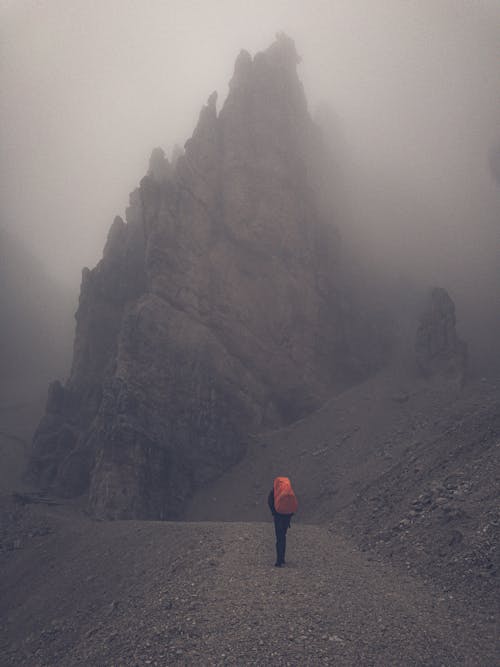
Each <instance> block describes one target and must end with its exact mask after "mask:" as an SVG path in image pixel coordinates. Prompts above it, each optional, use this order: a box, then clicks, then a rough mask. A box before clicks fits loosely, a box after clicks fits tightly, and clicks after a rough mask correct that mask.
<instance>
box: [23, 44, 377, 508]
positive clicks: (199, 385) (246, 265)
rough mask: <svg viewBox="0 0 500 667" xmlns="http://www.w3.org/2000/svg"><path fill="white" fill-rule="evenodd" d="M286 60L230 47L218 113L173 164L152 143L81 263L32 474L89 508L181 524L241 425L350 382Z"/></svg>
mask: <svg viewBox="0 0 500 667" xmlns="http://www.w3.org/2000/svg"><path fill="white" fill-rule="evenodd" d="M298 62H299V56H298V55H297V52H296V49H295V46H294V44H293V41H292V40H291V39H290V38H289V37H287V36H286V35H283V34H280V35H278V37H277V39H276V41H275V42H274V43H273V44H272V45H271V47H270V48H269V49H267V50H266V51H264V52H262V53H258V54H257V55H256V56H255V57H254V58H252V57H251V56H250V55H249V54H248V53H247V52H245V51H242V52H241V53H240V55H239V56H238V58H237V60H236V64H235V69H234V75H233V78H232V80H231V82H230V85H229V94H228V97H227V99H226V101H225V103H224V104H223V106H222V108H221V110H220V112H219V113H218V112H217V94H216V93H212V94H211V95H210V97H209V98H208V101H207V104H206V105H205V106H204V107H203V108H202V110H201V113H200V116H199V120H198V124H197V126H196V128H195V130H194V132H193V135H192V137H191V138H190V139H189V140H188V141H187V142H186V145H185V150H184V152H181V151H178V150H176V151H175V157H174V158H173V159H172V164H171V163H170V162H169V161H168V159H167V158H166V157H165V153H164V152H163V150H162V149H159V148H156V149H155V150H154V151H153V153H152V155H151V160H150V164H149V169H148V173H147V174H146V175H145V176H144V178H143V179H142V180H141V183H140V185H139V187H138V188H137V189H136V190H134V192H133V193H132V194H131V195H130V202H129V207H128V208H127V212H126V220H125V221H124V220H122V219H121V218H120V217H117V218H115V220H114V222H113V224H112V226H111V229H110V232H109V235H108V239H107V242H106V245H105V248H104V253H103V257H102V259H101V261H100V262H99V263H98V264H97V266H96V267H95V268H94V269H92V270H89V269H87V268H85V269H84V270H83V273H82V284H81V292H80V299H79V306H78V311H77V314H76V323H77V326H76V335H75V343H74V356H73V363H72V368H71V373H70V377H69V380H68V382H67V383H66V385H65V386H64V387H62V386H61V385H53V386H52V389H51V390H50V392H49V401H48V407H47V414H46V415H45V417H44V418H43V419H42V421H41V423H40V426H39V428H38V430H37V432H36V433H35V437H34V449H33V457H32V461H31V466H30V470H31V474H32V476H33V477H34V478H36V479H38V481H39V482H40V483H41V484H43V485H44V486H46V487H48V488H50V489H51V490H52V491H53V492H55V493H60V494H63V495H67V496H70V495H78V494H81V493H88V497H89V505H90V509H91V511H92V512H93V513H94V515H96V516H98V517H102V518H121V519H127V518H151V519H153V518H154V519H167V518H175V517H178V516H180V515H181V513H182V508H183V504H184V503H185V501H186V499H187V498H188V497H189V495H190V494H191V493H192V492H193V490H194V489H196V488H197V487H199V486H200V485H202V484H204V483H206V482H207V481H208V480H210V479H212V478H214V477H215V476H217V475H219V474H221V472H222V471H223V470H225V469H226V468H228V467H229V466H231V465H233V464H235V463H236V462H237V461H238V460H239V459H240V458H241V457H242V455H243V454H244V452H245V448H246V442H247V439H248V435H249V434H251V433H254V432H256V431H259V430H262V429H264V428H272V427H274V428H275V427H279V426H281V425H283V424H286V423H289V422H291V421H293V420H296V419H298V418H300V417H302V416H304V415H305V414H307V413H308V412H310V411H311V410H314V409H316V408H317V407H318V406H319V405H320V404H321V402H322V401H324V400H325V399H326V397H327V396H329V395H331V393H332V392H334V391H336V390H338V389H340V388H342V387H344V386H346V384H348V383H349V382H351V381H352V377H353V373H355V374H356V377H359V369H360V363H361V362H360V358H362V351H360V350H353V345H352V339H351V336H352V337H353V338H355V336H354V334H353V326H352V324H351V323H350V322H349V317H348V314H347V309H346V308H345V306H344V302H345V299H344V298H343V296H342V295H341V293H340V288H339V284H340V281H339V276H338V274H339V269H338V256H339V236H338V232H337V230H336V227H335V225H334V224H333V221H332V219H331V217H329V216H328V215H327V214H326V213H325V211H324V209H323V208H321V207H320V206H319V205H318V203H317V199H316V195H315V191H314V188H313V183H312V174H313V173H314V169H313V165H314V161H315V156H316V155H317V153H318V150H319V148H318V133H317V128H316V127H315V125H314V123H313V121H312V120H311V117H310V115H309V112H308V109H307V102H306V99H305V95H304V91H303V87H302V84H301V82H300V81H299V78H298V76H297V71H296V67H297V63H298ZM320 209H321V210H320ZM362 365H363V363H361V366H362ZM368 365H369V364H368V362H367V363H366V368H367V367H368Z"/></svg>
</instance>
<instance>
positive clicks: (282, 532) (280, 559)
mask: <svg viewBox="0 0 500 667" xmlns="http://www.w3.org/2000/svg"><path fill="white" fill-rule="evenodd" d="M287 527H288V525H287V521H286V518H285V517H282V516H275V517H274V530H275V532H276V565H282V564H283V563H284V562H285V549H286V529H287Z"/></svg>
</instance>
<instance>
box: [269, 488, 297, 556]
mask: <svg viewBox="0 0 500 667" xmlns="http://www.w3.org/2000/svg"><path fill="white" fill-rule="evenodd" d="M267 504H268V505H269V509H270V510H271V514H272V515H273V519H274V531H275V533H276V563H275V564H274V565H275V567H281V566H282V565H284V564H285V550H286V531H287V530H288V529H289V528H290V522H291V520H292V516H293V514H280V513H279V512H277V511H276V509H275V507H274V488H272V489H271V491H270V493H269V496H268V497H267Z"/></svg>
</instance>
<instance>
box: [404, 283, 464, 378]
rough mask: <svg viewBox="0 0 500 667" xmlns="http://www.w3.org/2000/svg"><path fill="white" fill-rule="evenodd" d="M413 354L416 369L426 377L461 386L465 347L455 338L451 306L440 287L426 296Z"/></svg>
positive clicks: (451, 301)
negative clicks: (440, 378)
mask: <svg viewBox="0 0 500 667" xmlns="http://www.w3.org/2000/svg"><path fill="white" fill-rule="evenodd" d="M415 351H416V359H417V365H418V367H419V369H420V371H421V372H422V373H423V374H424V375H425V376H426V377H442V378H445V379H449V380H451V381H453V382H455V383H457V384H458V385H461V384H462V383H463V381H464V378H465V373H466V367H467V346H466V344H465V343H464V342H463V341H461V340H460V338H459V337H458V335H457V331H456V317H455V304H454V302H453V300H452V298H451V297H450V295H449V294H448V292H447V291H446V290H445V289H443V288H442V287H434V288H432V289H431V290H430V292H429V295H428V298H427V304H426V307H425V309H424V312H423V313H422V316H421V318H420V323H419V326H418V329H417V335H416V341H415Z"/></svg>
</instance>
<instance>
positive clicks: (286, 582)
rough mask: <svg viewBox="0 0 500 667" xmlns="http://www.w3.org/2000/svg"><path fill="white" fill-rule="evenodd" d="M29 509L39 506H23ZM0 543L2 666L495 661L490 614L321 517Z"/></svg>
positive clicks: (58, 530) (126, 525)
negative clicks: (376, 555)
mask: <svg viewBox="0 0 500 667" xmlns="http://www.w3.org/2000/svg"><path fill="white" fill-rule="evenodd" d="M30 511H31V512H36V511H38V510H30ZM45 512H46V514H45V520H46V525H47V526H48V528H49V531H48V534H47V535H36V536H33V537H31V538H29V539H28V538H26V539H24V538H23V540H22V544H21V545H20V546H19V545H18V548H17V549H15V550H13V551H4V552H3V553H2V554H0V564H1V569H2V580H1V588H0V600H1V602H0V605H1V613H2V624H1V633H0V653H1V654H2V655H3V656H4V657H3V661H2V664H5V665H13V666H14V665H23V666H33V667H38V666H42V665H45V666H48V665H50V666H51V667H57V666H60V667H63V666H64V667H72V666H74V665H93V666H94V665H96V666H100V665H103V666H104V665H138V666H139V665H140V666H141V667H142V665H159V666H160V665H161V666H165V665H207V666H209V665H269V664H273V665H293V666H295V665H297V666H298V665H300V666H303V665H322V664H325V665H336V666H338V665H380V666H384V667H386V666H388V665H405V666H410V665H426V666H432V665H436V666H440V665H446V666H450V667H451V666H452V665H453V667H456V666H457V665H493V664H496V660H497V659H498V654H496V653H495V643H494V642H495V639H494V637H495V627H494V625H493V623H494V619H493V618H492V617H487V616H482V615H480V614H478V613H475V612H474V611H472V610H470V609H467V610H464V609H462V607H461V606H460V604H459V603H458V602H457V601H456V600H454V599H453V598H452V597H451V596H443V595H442V594H439V593H437V592H436V591H435V590H433V589H432V588H431V586H430V584H425V583H424V582H422V581H421V580H418V579H416V578H412V577H411V576H410V575H406V574H404V573H400V572H398V571H396V570H395V569H392V568H391V567H390V566H389V565H386V564H384V563H380V562H377V561H374V560H370V557H367V556H366V555H365V554H363V553H361V552H359V551H358V550H357V549H356V548H355V547H352V546H351V545H350V544H348V543H346V542H345V541H343V540H341V539H340V538H339V537H337V536H335V535H332V534H331V533H329V532H328V530H327V529H326V528H325V527H320V526H312V525H300V524H298V523H296V524H295V525H292V528H291V530H290V532H289V537H288V547H287V560H288V562H287V565H286V567H284V568H275V567H273V562H274V537H273V529H272V523H271V522H269V523H266V524H264V523H251V524H250V523H190V524H186V523H156V522H147V523H140V522H115V523H111V524H108V523H93V522H90V521H88V520H85V519H78V520H75V518H74V517H66V518H61V516H59V515H57V511H54V512H53V513H52V514H50V513H49V512H48V510H46V511H45Z"/></svg>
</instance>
